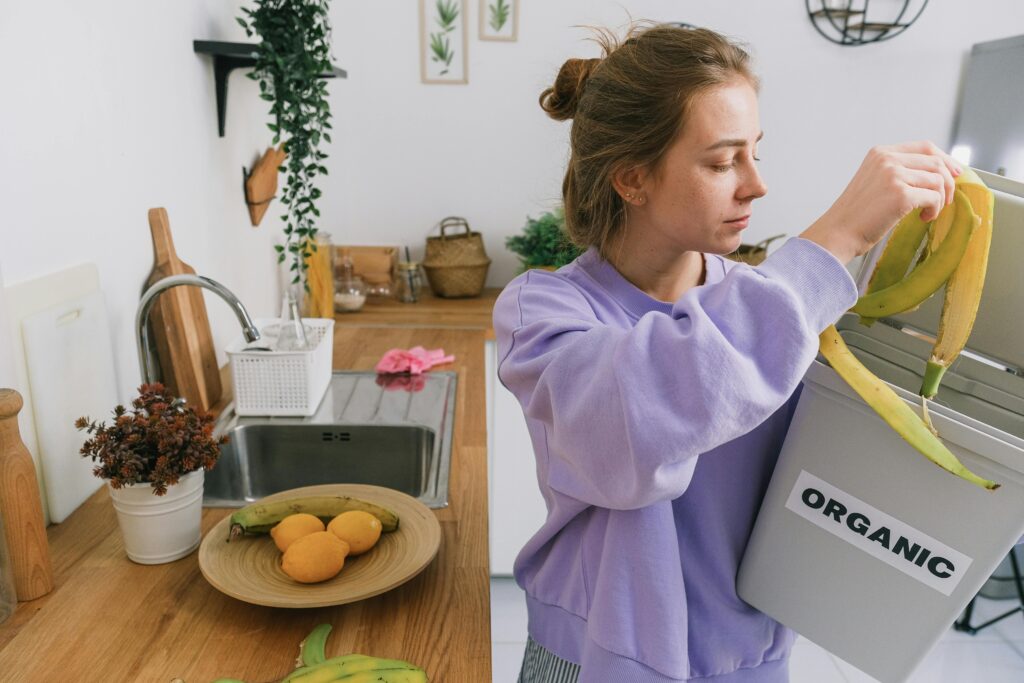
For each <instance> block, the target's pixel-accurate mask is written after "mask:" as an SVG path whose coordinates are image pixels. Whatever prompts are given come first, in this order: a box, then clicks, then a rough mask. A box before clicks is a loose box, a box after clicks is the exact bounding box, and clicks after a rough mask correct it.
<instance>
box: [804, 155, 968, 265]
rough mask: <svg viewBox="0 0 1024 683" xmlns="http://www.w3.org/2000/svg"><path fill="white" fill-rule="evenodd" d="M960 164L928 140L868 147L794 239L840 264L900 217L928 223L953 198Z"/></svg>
mask: <svg viewBox="0 0 1024 683" xmlns="http://www.w3.org/2000/svg"><path fill="white" fill-rule="evenodd" d="M961 171H962V169H961V167H960V164H959V163H958V162H957V161H956V160H955V159H953V157H951V156H949V155H948V154H946V153H945V152H943V151H942V150H941V149H939V148H938V147H936V146H935V145H934V144H932V143H931V142H927V141H924V142H908V143H904V144H900V145H883V146H878V147H873V148H871V150H870V151H869V152H868V153H867V156H865V157H864V161H863V162H862V163H861V165H860V168H859V169H857V173H856V174H855V175H854V176H853V179H852V180H851V181H850V184H849V185H847V186H846V189H845V190H843V193H842V194H841V195H840V196H839V199H837V200H836V201H835V203H834V204H833V205H832V206H831V207H830V208H829V210H828V211H826V212H825V213H824V215H822V217H821V218H819V219H818V220H817V221H815V222H814V224H813V225H811V227H809V228H807V230H805V231H804V232H803V233H801V234H800V237H803V238H805V239H808V240H811V241H812V242H816V243H817V244H820V245H821V246H822V247H824V248H825V249H828V250H829V251H830V252H832V254H834V255H835V256H836V258H838V259H839V260H840V261H842V262H843V263H844V264H845V263H849V262H850V261H851V260H852V259H853V258H854V257H856V256H860V255H861V254H864V253H865V252H867V251H868V250H869V249H870V248H871V247H872V246H874V245H875V244H876V243H877V242H878V241H879V240H881V239H882V238H883V237H885V235H886V233H887V232H888V231H889V230H890V229H891V228H892V227H893V226H895V225H896V223H898V222H899V220H900V219H901V218H903V216H905V215H906V214H908V213H910V212H911V211H913V210H914V209H922V212H921V218H922V219H924V220H926V221H930V220H933V219H934V218H935V217H936V216H938V215H939V212H940V211H941V210H942V208H943V207H944V206H946V205H947V204H949V203H950V202H952V201H953V190H954V178H955V177H956V176H958V175H960V173H961Z"/></svg>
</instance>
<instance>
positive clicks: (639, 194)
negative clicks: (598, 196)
mask: <svg viewBox="0 0 1024 683" xmlns="http://www.w3.org/2000/svg"><path fill="white" fill-rule="evenodd" d="M646 180H647V169H645V168H644V167H643V166H627V167H623V168H620V169H619V170H617V171H615V172H614V173H613V174H612V187H614V188H615V191H616V192H618V193H619V196H620V197H622V201H624V202H625V203H627V204H634V205H637V206H639V205H640V204H643V203H644V202H646V201H647V195H646V193H645V192H644V185H645V181H646Z"/></svg>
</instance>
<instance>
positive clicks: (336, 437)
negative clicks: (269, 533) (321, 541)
mask: <svg viewBox="0 0 1024 683" xmlns="http://www.w3.org/2000/svg"><path fill="white" fill-rule="evenodd" d="M456 381H457V378H456V375H455V373H454V372H430V373H427V374H425V375H423V376H421V377H411V378H410V377H398V378H395V377H388V376H378V375H376V374H375V373H372V372H335V373H334V374H333V375H332V377H331V383H330V385H329V386H328V389H327V392H326V394H325V396H324V398H323V400H322V402H321V404H320V406H319V407H318V408H317V411H316V413H315V414H314V415H312V416H310V417H302V418H295V417H239V416H238V415H236V414H235V413H234V411H233V410H232V409H231V408H230V407H229V408H228V409H227V410H225V411H224V414H223V415H222V417H221V418H220V419H219V420H218V423H217V425H216V427H215V430H214V434H215V435H218V436H219V435H226V436H227V437H228V439H229V441H228V443H226V444H224V446H222V448H221V455H220V459H219V460H218V461H217V466H216V467H215V468H214V469H213V470H211V471H209V472H207V473H206V481H205V486H204V491H203V505H204V506H205V507H241V506H243V505H247V504H249V503H251V502H253V501H255V500H258V499H260V498H263V497H264V496H268V495H270V494H272V493H277V492H279V491H284V490H287V489H292V488H297V487H300V486H313V485H317V484H373V485H376V486H384V487H387V488H392V489H395V490H398V491H402V492H403V493H407V494H409V495H410V496H413V497H414V498H417V499H418V500H420V501H421V502H422V503H424V504H425V505H426V506H427V507H431V508H442V507H445V506H446V505H447V504H448V474H449V471H450V464H451V451H452V426H453V425H452V422H453V420H454V416H455V388H456Z"/></svg>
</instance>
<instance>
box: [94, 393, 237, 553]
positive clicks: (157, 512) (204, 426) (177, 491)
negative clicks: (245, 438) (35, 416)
mask: <svg viewBox="0 0 1024 683" xmlns="http://www.w3.org/2000/svg"><path fill="white" fill-rule="evenodd" d="M75 427H76V428H77V429H78V430H79V431H84V432H86V433H88V434H89V435H90V438H89V439H88V440H86V442H85V444H84V445H83V446H82V449H81V451H80V452H81V454H82V456H83V457H88V458H91V459H92V461H93V462H94V463H96V465H95V467H93V474H95V475H96V476H97V477H100V478H102V479H105V480H106V481H107V488H108V490H109V492H110V498H111V500H112V501H113V503H114V509H115V510H116V511H117V521H118V525H119V526H120V527H121V534H122V536H123V537H124V543H125V551H126V552H127V554H128V557H129V559H131V560H133V561H135V562H138V563H140V564H160V563H163V562H170V561H172V560H176V559H178V558H180V557H184V556H185V555H188V554H189V553H191V552H192V551H193V550H195V549H196V548H197V547H198V546H199V541H200V522H201V517H202V503H203V480H204V476H203V473H204V472H205V471H206V470H209V469H213V467H214V465H216V463H217V458H218V457H220V446H221V444H223V443H224V442H226V441H227V438H226V437H221V438H219V439H215V438H214V437H213V416H211V415H209V414H207V413H204V412H197V411H196V410H194V409H193V408H191V407H188V406H186V405H185V402H184V401H183V400H182V399H179V398H175V397H174V396H172V395H170V394H169V393H168V392H167V391H166V389H165V388H164V386H163V385H162V384H143V385H142V386H141V387H139V396H138V397H136V398H135V399H134V400H133V401H132V409H131V410H127V409H125V407H124V406H121V405H119V406H117V407H115V408H114V416H113V420H112V421H111V422H110V424H109V425H108V424H106V423H104V422H95V421H93V420H90V419H89V418H88V417H80V418H78V419H77V420H76V421H75Z"/></svg>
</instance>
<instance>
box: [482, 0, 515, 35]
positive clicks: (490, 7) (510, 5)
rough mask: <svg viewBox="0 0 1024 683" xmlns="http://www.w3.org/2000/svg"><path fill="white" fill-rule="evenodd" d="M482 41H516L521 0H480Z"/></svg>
mask: <svg viewBox="0 0 1024 683" xmlns="http://www.w3.org/2000/svg"><path fill="white" fill-rule="evenodd" d="M479 14H480V40H509V41H513V40H515V39H516V34H517V33H518V32H519V0H480V11H479Z"/></svg>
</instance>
